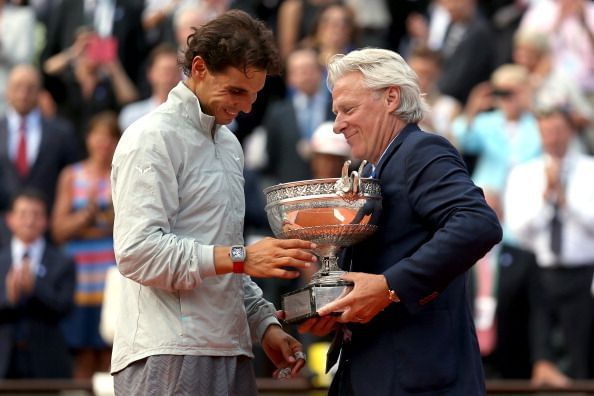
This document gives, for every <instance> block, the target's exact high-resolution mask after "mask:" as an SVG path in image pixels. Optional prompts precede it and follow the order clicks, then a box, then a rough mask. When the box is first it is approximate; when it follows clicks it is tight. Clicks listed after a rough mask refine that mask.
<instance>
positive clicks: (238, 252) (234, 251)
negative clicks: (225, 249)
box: [229, 245, 246, 274]
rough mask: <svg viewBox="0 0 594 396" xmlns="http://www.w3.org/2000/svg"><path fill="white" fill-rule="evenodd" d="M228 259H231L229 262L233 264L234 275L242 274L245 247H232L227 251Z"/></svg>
mask: <svg viewBox="0 0 594 396" xmlns="http://www.w3.org/2000/svg"><path fill="white" fill-rule="evenodd" d="M229 257H231V261H232V262H233V273H235V274H243V272H244V268H243V266H244V264H245V258H246V252H245V246H242V245H233V246H231V249H230V250H229Z"/></svg>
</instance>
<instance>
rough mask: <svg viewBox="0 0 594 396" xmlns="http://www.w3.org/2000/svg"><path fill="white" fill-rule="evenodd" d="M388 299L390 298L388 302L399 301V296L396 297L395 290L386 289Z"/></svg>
mask: <svg viewBox="0 0 594 396" xmlns="http://www.w3.org/2000/svg"><path fill="white" fill-rule="evenodd" d="M388 300H390V302H396V303H397V302H400V298H399V297H398V295H397V294H396V292H395V291H394V290H390V289H388Z"/></svg>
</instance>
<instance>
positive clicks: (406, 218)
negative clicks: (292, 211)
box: [341, 124, 502, 396]
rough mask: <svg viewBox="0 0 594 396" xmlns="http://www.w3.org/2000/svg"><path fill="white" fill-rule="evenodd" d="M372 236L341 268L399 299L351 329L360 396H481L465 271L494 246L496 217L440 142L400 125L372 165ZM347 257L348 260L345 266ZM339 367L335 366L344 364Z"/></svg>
mask: <svg viewBox="0 0 594 396" xmlns="http://www.w3.org/2000/svg"><path fill="white" fill-rule="evenodd" d="M375 174H376V178H379V180H380V183H381V188H382V197H383V200H382V214H381V216H380V218H379V223H378V225H379V230H378V232H377V233H375V234H374V235H373V236H372V237H371V238H370V239H368V240H366V241H364V242H362V243H360V244H358V245H356V246H354V247H352V248H351V249H350V252H349V253H350V254H347V255H346V257H347V259H346V260H345V261H343V263H342V265H343V267H344V268H345V269H348V270H350V271H357V272H366V273H372V274H384V275H385V277H386V279H387V281H388V285H389V287H390V289H392V290H394V291H396V293H397V294H398V296H399V297H400V299H401V302H400V303H394V304H392V305H390V306H389V307H388V308H386V309H385V310H384V311H383V312H381V313H380V314H378V315H377V316H376V317H375V318H374V319H373V320H372V321H370V322H369V323H367V324H349V328H350V329H351V330H352V333H353V334H352V340H351V343H350V344H349V345H348V346H347V349H348V351H349V352H350V353H347V354H343V356H342V357H341V359H342V360H344V356H348V355H350V357H351V362H350V369H351V382H352V386H353V390H354V392H355V394H357V395H372V394H373V395H392V396H393V395H412V394H414V395H435V394H439V395H456V396H459V395H473V396H475V395H482V394H484V393H485V387H484V376H483V370H482V364H481V358H480V353H479V348H478V343H477V340H476V335H475V330H474V324H473V319H472V315H471V310H470V305H469V299H468V296H467V288H466V284H467V282H466V276H467V275H466V271H467V270H468V269H469V268H470V267H471V266H472V265H473V264H474V263H475V262H476V261H477V260H478V259H479V258H480V257H482V256H483V255H484V254H485V253H487V251H489V250H490V249H491V247H492V246H493V245H495V244H496V243H497V242H499V241H500V239H501V234H502V231H501V227H500V225H499V221H498V220H497V217H496V215H495V213H494V212H493V211H492V210H491V208H490V207H489V206H488V205H487V203H486V202H485V199H484V196H483V193H482V191H481V189H479V188H478V187H477V186H475V185H474V184H473V183H472V181H471V180H470V177H469V174H468V171H467V169H466V167H465V164H464V162H463V160H462V158H461V157H460V155H459V153H458V151H457V150H456V149H455V148H454V147H453V146H452V145H451V144H450V143H449V142H448V141H447V140H446V139H444V138H442V137H440V136H438V135H435V134H430V133H426V132H423V131H421V130H420V129H419V128H418V126H417V125H416V124H409V125H407V126H406V127H405V128H404V129H403V130H402V131H401V132H400V134H399V135H398V136H397V137H396V139H395V140H394V142H392V144H391V145H390V147H389V148H388V150H387V151H386V153H385V154H384V156H383V157H382V158H381V160H380V161H379V163H378V164H377V167H376V171H375ZM348 256H350V260H349V259H348ZM343 363H344V362H343V361H341V364H343Z"/></svg>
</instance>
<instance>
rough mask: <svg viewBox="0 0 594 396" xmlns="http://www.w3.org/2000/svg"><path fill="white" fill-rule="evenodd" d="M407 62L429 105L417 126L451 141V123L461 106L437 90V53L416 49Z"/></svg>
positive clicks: (440, 70) (438, 65) (438, 69)
mask: <svg viewBox="0 0 594 396" xmlns="http://www.w3.org/2000/svg"><path fill="white" fill-rule="evenodd" d="M407 62H408V64H409V65H410V67H411V68H412V69H413V70H414V72H415V73H417V77H418V78H419V88H421V92H422V93H423V94H424V95H425V100H426V101H427V104H428V105H429V111H428V112H427V113H426V114H425V116H424V117H423V120H422V121H421V122H420V123H419V125H420V126H421V128H423V130H426V131H432V132H435V133H437V134H439V135H441V136H443V137H445V138H446V139H448V140H452V136H451V133H452V131H451V127H452V122H453V121H454V118H456V116H458V115H459V114H460V111H461V110H462V106H461V105H460V102H458V101H457V100H456V99H455V98H453V97H451V96H448V95H444V94H443V93H441V92H440V90H439V86H438V85H437V81H438V80H439V77H440V76H441V73H442V65H441V56H440V55H439V52H437V51H433V50H431V49H430V48H428V47H425V46H420V47H416V48H414V49H413V50H412V51H411V53H410V55H409V58H408V60H407Z"/></svg>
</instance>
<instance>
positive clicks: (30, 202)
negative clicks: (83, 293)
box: [0, 189, 76, 378]
mask: <svg viewBox="0 0 594 396" xmlns="http://www.w3.org/2000/svg"><path fill="white" fill-rule="evenodd" d="M7 220H8V225H9V228H10V231H11V232H12V233H13V236H12V239H11V243H10V245H9V246H5V247H4V248H2V249H0V378H70V377H71V376H72V364H71V361H70V356H69V353H68V347H67V346H66V342H65V340H64V336H63V335H62V330H61V329H60V326H59V321H60V319H61V318H63V317H64V316H65V315H66V313H67V312H68V310H69V309H70V308H71V307H72V303H73V296H74V284H75V279H76V278H75V269H74V263H73V262H72V261H71V260H70V259H68V258H67V257H65V256H63V255H62V254H61V253H60V252H59V251H58V250H57V249H56V248H55V247H52V246H51V244H49V243H48V242H47V241H46V240H45V239H44V236H43V235H44V232H45V230H46V229H47V224H48V211H47V204H46V202H45V197H44V196H43V194H41V193H40V192H39V191H37V190H32V189H30V190H23V192H21V193H19V194H18V195H17V196H16V198H15V199H14V201H13V203H12V205H11V208H10V211H9V213H8V216H7Z"/></svg>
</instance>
